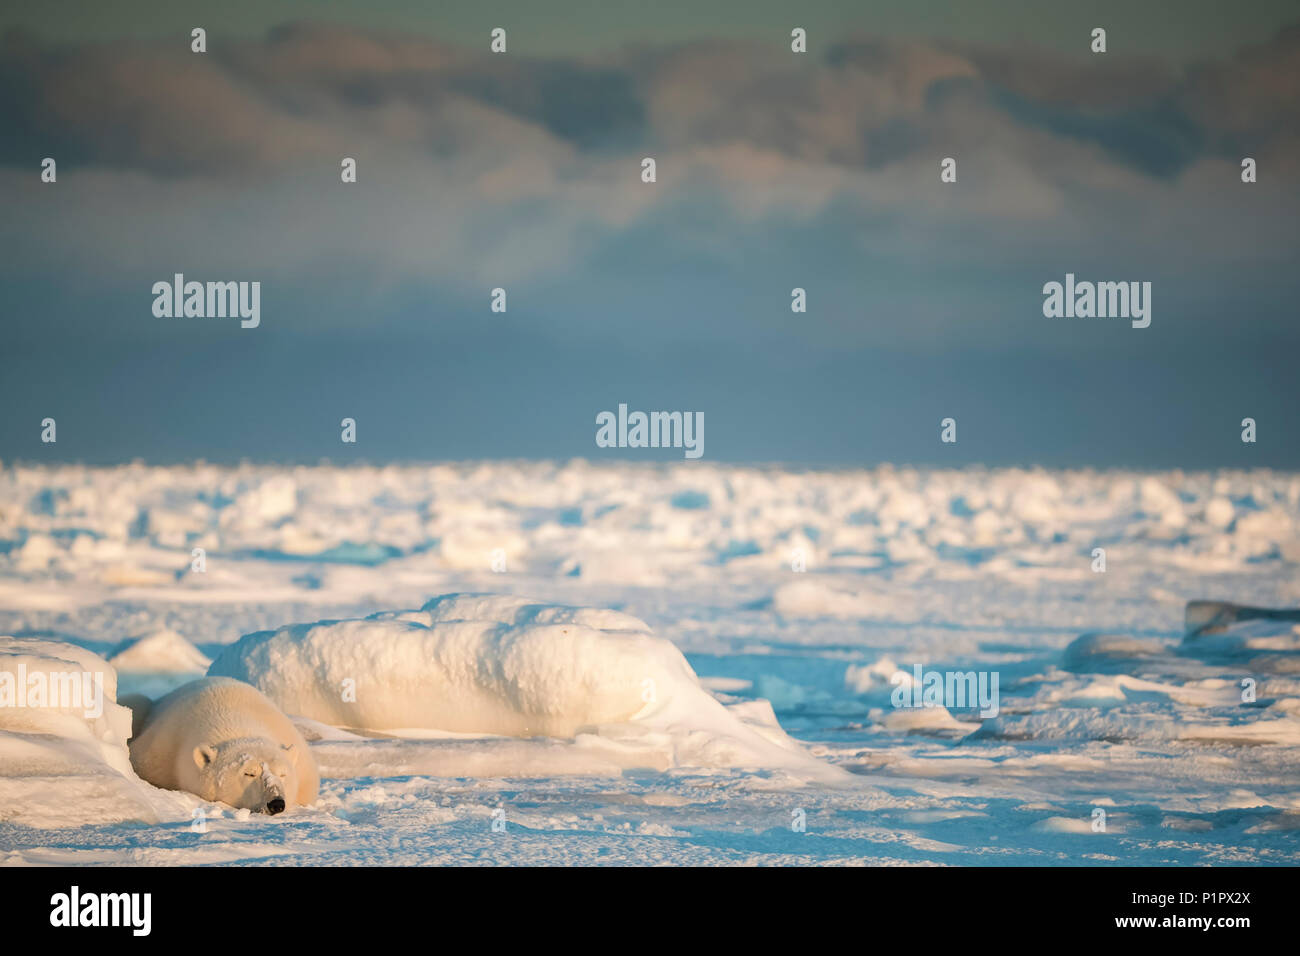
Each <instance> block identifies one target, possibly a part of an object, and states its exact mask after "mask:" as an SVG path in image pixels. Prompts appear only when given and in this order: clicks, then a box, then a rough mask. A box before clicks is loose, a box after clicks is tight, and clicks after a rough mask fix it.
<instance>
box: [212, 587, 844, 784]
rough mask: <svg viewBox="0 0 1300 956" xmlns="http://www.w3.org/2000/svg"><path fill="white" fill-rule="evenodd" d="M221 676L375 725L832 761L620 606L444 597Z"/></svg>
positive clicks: (253, 655)
mask: <svg viewBox="0 0 1300 956" xmlns="http://www.w3.org/2000/svg"><path fill="white" fill-rule="evenodd" d="M208 673H209V674H210V675H213V676H225V677H233V678H236V679H238V680H243V681H247V682H248V683H250V684H252V685H254V686H255V687H257V688H258V689H259V690H261V691H262V692H263V693H264V694H266V695H267V696H268V697H270V698H271V699H272V700H273V701H275V703H276V704H278V705H279V706H280V707H281V708H282V709H283V710H284V711H285V712H286V713H289V714H292V715H294V716H298V717H303V718H307V719H309V720H311V721H316V722H319V723H321V724H326V725H330V726H334V727H342V728H349V729H352V730H357V731H360V732H363V733H364V732H371V733H373V732H384V733H388V734H391V735H394V736H401V735H403V734H406V735H418V734H419V732H422V731H423V732H441V733H444V734H471V735H478V736H504V737H556V738H574V737H577V736H580V735H587V734H594V735H597V736H599V737H601V738H605V740H606V742H608V741H610V740H619V741H621V742H622V743H624V744H629V745H631V747H632V750H633V751H635V750H636V749H637V748H636V746H635V744H633V743H632V741H634V740H635V739H636V738H638V737H639V738H641V743H646V742H648V740H649V739H650V737H652V736H653V734H654V733H655V732H658V733H659V734H660V735H662V734H665V733H666V734H668V735H669V736H670V737H671V738H672V741H673V745H672V747H671V750H672V752H673V759H672V760H671V763H672V764H674V765H688V764H689V765H700V764H704V765H710V766H779V767H787V768H789V767H796V766H798V767H803V768H809V767H819V768H822V769H825V770H830V769H831V768H829V767H824V766H823V765H822V764H820V763H819V762H817V761H815V760H814V759H813V758H812V757H810V756H808V755H807V754H806V753H805V752H804V751H803V750H802V748H800V746H799V745H798V744H797V743H795V742H794V741H793V740H791V739H790V738H789V737H788V736H786V734H785V733H784V732H783V731H782V730H781V729H780V727H779V726H778V725H777V723H776V720H775V717H773V716H772V713H771V709H770V708H755V707H754V706H753V703H754V702H747V703H745V704H737V705H734V706H732V707H728V706H727V705H725V704H724V703H723V702H722V701H720V700H719V699H718V698H716V697H714V696H713V695H711V694H710V693H709V692H708V691H707V690H705V689H704V688H703V687H702V686H701V685H700V682H699V679H698V678H697V677H696V675H695V672H694V671H693V670H692V669H691V666H690V665H689V664H688V663H687V661H686V658H685V657H683V656H682V653H681V652H680V651H679V650H678V649H677V648H676V647H675V646H674V645H673V644H672V643H671V642H669V641H666V640H664V639H663V638H660V637H657V636H655V635H654V634H653V633H651V631H650V628H649V627H648V626H647V625H646V624H645V623H644V622H643V621H640V620H638V619H637V618H634V617H631V616H630V615H627V614H622V613H620V612H618V611H612V610H602V609H597V608H577V607H563V606H558V605H550V604H539V603H535V602H531V601H528V600H525V599H522V598H517V597H508V596H499V595H479V594H451V595H444V596H442V597H438V598H434V599H433V600H431V601H429V602H428V603H427V604H425V605H424V607H422V608H421V609H420V610H418V611H398V612H384V613H380V614H374V615H371V616H370V617H367V618H364V619H360V620H351V621H321V622H317V623H314V624H295V625H291V626H288V627H283V628H280V629H278V630H275V631H259V632H257V633H253V634H248V635H245V636H244V637H243V638H242V639H240V640H239V641H238V642H237V643H236V644H233V645H231V646H230V647H228V648H227V649H226V650H225V651H224V652H223V653H222V654H221V655H220V656H219V657H218V658H217V659H216V660H215V661H214V662H213V664H212V667H211V668H209V670H208ZM663 743H664V741H663V739H662V738H661V739H660V740H659V741H658V744H660V745H662V744H663ZM656 749H657V750H662V747H661V746H657V747H656ZM631 762H632V763H633V764H638V761H636V760H635V759H633V760H632V761H631ZM655 762H657V761H655ZM641 765H643V764H641Z"/></svg>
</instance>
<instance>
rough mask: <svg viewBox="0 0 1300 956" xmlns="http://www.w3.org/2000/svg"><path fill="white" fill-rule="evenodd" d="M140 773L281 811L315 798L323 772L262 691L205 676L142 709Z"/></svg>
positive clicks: (165, 784)
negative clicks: (144, 709) (320, 773)
mask: <svg viewBox="0 0 1300 956" xmlns="http://www.w3.org/2000/svg"><path fill="white" fill-rule="evenodd" d="M130 750H131V764H132V766H133V767H134V768H135V772H136V773H138V774H139V775H140V777H141V778H143V779H144V780H147V781H148V782H149V783H152V784H153V785H154V786H156V787H162V788H164V789H166V790H185V791H188V792H189V793H193V794H195V795H197V796H200V797H202V798H203V799H204V800H212V801H214V802H220V803H225V804H228V805H229V806H232V807H237V808H242V809H248V810H253V811H255V812H257V813H268V814H277V813H282V812H283V811H285V810H288V809H290V808H291V807H294V806H301V805H306V804H310V803H314V802H315V801H316V797H317V794H318V791H319V789H320V775H319V773H318V771H317V769H316V762H315V760H314V759H313V757H312V755H311V750H310V748H309V747H308V746H307V742H306V741H305V740H303V739H302V735H301V734H299V733H298V730H297V728H295V727H294V726H293V723H292V722H291V721H290V720H289V718H288V717H286V716H285V715H284V714H283V713H281V712H280V710H279V709H278V708H277V707H276V706H275V705H274V704H272V703H271V702H270V701H269V700H267V699H266V698H265V697H264V696H263V695H262V694H261V692H259V691H258V690H257V689H256V688H254V687H252V686H251V685H249V684H245V683H243V682H242V681H237V680H231V679H229V678H224V677H205V678H203V679H202V680H197V681H193V682H192V683H189V684H186V685H185V686H183V687H181V688H178V689H177V690H175V691H172V693H170V694H168V695H167V696H166V697H164V698H162V699H161V700H159V701H157V702H156V703H154V704H152V705H151V706H150V707H149V708H148V709H147V712H143V717H142V719H141V721H140V730H139V733H138V734H136V736H135V737H134V738H132V740H131V744H130Z"/></svg>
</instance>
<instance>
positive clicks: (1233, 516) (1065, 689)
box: [0, 461, 1300, 865]
mask: <svg viewBox="0 0 1300 956" xmlns="http://www.w3.org/2000/svg"><path fill="white" fill-rule="evenodd" d="M200 547H201V548H203V549H204V550H205V552H206V565H207V569H206V571H204V572H201V573H200V572H194V571H192V570H191V562H192V551H193V549H194V548H200ZM1096 548H1104V549H1105V551H1106V571H1105V572H1104V573H1096V572H1094V571H1093V561H1094V557H1093V551H1094V549H1096ZM796 552H798V554H799V555H800V556H802V558H803V561H804V565H803V566H805V567H806V571H797V570H795V567H796V566H798V565H797V562H796V561H795V556H796ZM494 555H498V556H500V555H503V556H504V558H505V562H504V565H503V566H502V565H501V564H500V562H497V563H496V565H495V566H496V567H499V568H501V570H500V572H499V573H498V571H495V570H494ZM1297 564H1300V476H1297V475H1293V474H1286V473H1276V472H1267V471H1249V472H1246V471H1223V472H1216V473H1180V472H1164V473H1155V474H1153V473H1139V472H1123V471H1108V472H1093V471H1045V470H1025V469H998V470H984V469H971V470H964V471H948V470H918V469H909V468H896V467H888V466H886V467H881V468H876V469H871V470H860V471H848V470H840V471H836V470H827V471H819V470H811V469H787V468H781V467H740V466H730V465H721V464H711V463H708V462H705V461H700V462H692V463H689V464H684V463H674V464H671V465H630V464H607V465H606V464H599V465H598V464H593V463H589V462H581V461H575V462H567V463H547V462H533V463H464V464H437V465H426V466H417V465H409V466H385V467H372V466H355V467H334V466H329V465H320V466H314V467H295V468H284V467H272V466H256V465H241V466H238V467H219V466H215V465H208V464H204V463H194V464H191V465H184V466H174V467H150V466H146V465H142V464H135V465H128V466H122V467H116V468H89V467H84V466H74V465H69V466H57V467H44V466H31V465H19V466H14V465H10V466H8V467H4V468H0V634H9V635H13V637H9V638H4V639H2V640H0V662H3V663H0V670H8V669H10V668H13V670H12V672H15V673H16V668H17V663H18V662H19V661H20V660H21V661H23V662H24V666H25V667H27V668H28V670H29V671H32V672H43V673H48V672H54V671H58V672H77V673H85V672H88V671H89V672H97V673H102V674H103V675H104V680H105V685H104V686H105V689H106V693H107V695H108V702H107V703H106V704H105V708H104V712H103V714H102V715H101V716H100V717H97V718H91V717H87V716H86V715H85V713H84V712H83V711H81V710H75V709H64V710H62V711H54V710H50V711H49V712H46V711H44V710H38V711H30V709H29V712H19V709H12V708H10V709H5V708H0V862H6V863H51V862H54V863H57V862H67V863H141V864H177V863H248V862H266V861H275V862H282V863H286V864H294V863H307V862H312V863H338V862H343V863H347V862H357V863H400V864H411V863H481V862H494V863H503V862H504V863H532V864H538V863H592V862H599V863H615V862H647V863H724V862H725V863H790V862H798V863H869V864H870V863H890V864H894V863H908V864H910V863H999V864H1001V863H1019V864H1055V863H1076V862H1107V863H1114V862H1120V863H1129V864H1138V865H1158V864H1168V863H1179V864H1211V865H1233V864H1242V863H1272V864H1296V863H1300V846H1298V845H1297V843H1296V841H1295V833H1296V830H1297V829H1300V772H1298V771H1297V768H1298V767H1300V629H1298V628H1300V620H1296V619H1295V618H1294V617H1287V616H1286V615H1281V616H1279V615H1272V616H1268V615H1264V616H1261V615H1259V614H1256V613H1254V612H1251V611H1249V608H1282V609H1294V608H1297V607H1300V574H1298V573H1297ZM433 595H441V597H438V598H434V599H433V600H430V598H431V596H433ZM1195 601H1210V602H1218V603H1215V604H1211V605H1196V604H1193V605H1191V606H1190V607H1189V606H1188V602H1195ZM1229 602H1230V603H1231V605H1232V606H1231V607H1229V606H1228V604H1229ZM1243 607H1244V608H1245V609H1243ZM402 608H406V609H409V610H395V609H402ZM110 658H111V663H110V662H109V660H108V659H110ZM209 661H212V662H213V663H212V667H213V672H214V673H218V672H220V673H232V672H236V671H237V672H238V674H236V676H243V677H244V678H245V679H249V680H251V681H252V682H254V683H255V684H257V685H258V686H259V687H261V688H262V689H263V691H264V692H266V693H268V694H269V695H270V696H272V697H273V699H276V700H277V701H279V702H280V703H281V705H282V706H284V707H285V708H286V710H288V711H289V712H290V713H291V714H292V715H293V716H294V718H295V722H296V723H297V724H298V726H299V727H300V728H301V729H302V730H303V733H304V736H305V737H306V738H307V739H308V740H310V741H311V746H312V749H313V753H314V754H315V756H316V758H317V761H318V763H319V765H320V767H321V771H322V774H323V777H324V779H323V784H322V795H321V799H320V801H319V802H318V804H317V805H316V806H314V807H310V808H303V809H301V810H295V811H294V812H292V813H289V814H285V815H283V816H281V817H277V818H259V817H258V816H256V815H253V816H243V817H241V816H240V815H237V814H235V813H233V812H232V811H229V810H228V809H227V810H222V809H221V808H220V807H216V806H213V805H205V804H203V802H202V801H200V800H198V799H197V798H193V797H190V796H187V795H184V794H173V793H165V792H163V791H159V790H156V789H155V788H152V787H149V786H148V785H146V784H143V783H142V782H141V781H139V780H137V779H136V778H135V777H134V774H132V773H131V772H130V767H129V764H128V763H127V762H126V760H125V755H126V750H125V734H126V733H127V729H126V728H127V727H128V725H129V718H128V717H126V716H125V712H124V711H123V710H122V709H121V708H120V707H118V706H117V705H115V704H113V703H112V700H113V699H114V696H115V694H116V693H118V692H121V693H123V694H125V693H128V692H135V693H139V692H143V693H146V694H149V695H150V696H158V695H160V694H162V693H165V692H166V691H167V690H170V689H171V688H173V687H175V686H178V685H179V684H180V683H184V682H185V681H188V680H191V679H193V678H194V677H197V676H200V675H201V674H202V673H204V672H205V670H206V669H207V667H208V662H209ZM917 667H920V668H922V669H926V670H930V671H941V672H951V671H963V672H964V671H979V672H988V671H992V672H995V673H997V674H998V675H999V677H1000V684H999V687H1000V707H999V712H998V715H997V716H996V717H993V718H988V719H982V718H981V717H980V715H979V712H978V709H975V708H970V707H958V706H938V707H896V706H894V704H893V702H892V701H891V695H892V692H893V691H894V690H895V689H896V687H898V686H904V687H910V682H912V680H913V676H912V675H913V673H914V668H917ZM898 673H902V674H903V675H904V677H903V678H902V681H903V683H902V685H897V684H895V683H893V681H892V678H893V677H894V675H895V674H898ZM344 679H350V680H354V681H355V682H356V685H355V686H356V690H357V699H356V703H355V704H352V703H347V702H345V701H344V699H343V696H342V693H341V692H342V687H341V683H342V681H343V680H344ZM647 679H648V680H649V681H650V682H651V683H650V684H649V685H647V684H646V683H645V681H646V680H647ZM109 688H113V689H112V690H110V689H109ZM647 688H650V689H652V691H653V692H652V693H651V694H650V695H649V697H650V699H646V696H645V695H646V692H647ZM124 721H126V722H125V723H124ZM1097 807H1104V808H1105V809H1106V824H1107V825H1106V829H1105V830H1104V831H1098V830H1096V829H1094V827H1093V820H1094V818H1093V816H1092V813H1093V810H1094V809H1095V808H1097ZM196 809H202V810H203V811H204V813H205V815H206V832H203V833H197V832H194V831H192V830H191V824H192V821H193V814H194V811H195V810H196ZM797 812H802V814H803V816H804V818H805V819H806V827H805V828H804V829H802V830H799V829H796V828H792V825H791V823H792V819H794V818H795V817H796V816H797ZM494 814H496V815H497V816H496V817H494ZM498 817H499V821H498ZM494 822H502V823H503V824H504V828H503V829H502V828H500V827H498V828H497V829H494V827H493V824H494ZM142 823H143V824H147V825H145V826H142V825H141V824H142Z"/></svg>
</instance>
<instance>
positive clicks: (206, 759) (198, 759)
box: [194, 746, 217, 770]
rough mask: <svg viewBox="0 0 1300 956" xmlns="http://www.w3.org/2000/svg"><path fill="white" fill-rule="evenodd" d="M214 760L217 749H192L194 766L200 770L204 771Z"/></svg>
mask: <svg viewBox="0 0 1300 956" xmlns="http://www.w3.org/2000/svg"><path fill="white" fill-rule="evenodd" d="M216 759H217V749H216V748H215V747H208V746H198V747H195V748H194V765H195V766H196V767H198V768H199V769H200V770H203V769H205V768H206V767H207V766H208V765H209V764H211V763H212V761H214V760H216Z"/></svg>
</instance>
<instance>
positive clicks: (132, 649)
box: [108, 629, 212, 674]
mask: <svg viewBox="0 0 1300 956" xmlns="http://www.w3.org/2000/svg"><path fill="white" fill-rule="evenodd" d="M108 662H109V663H110V664H112V665H113V667H114V668H115V669H116V670H117V671H119V672H122V671H135V672H143V673H155V674H202V673H204V672H205V671H207V669H208V667H209V666H210V665H211V664H212V661H211V660H210V659H209V658H208V656H207V655H206V654H204V653H203V652H202V651H200V650H199V649H198V648H197V647H195V646H194V645H193V644H191V643H190V642H189V641H187V640H185V638H183V637H182V636H181V635H179V634H177V633H176V632H175V631H173V630H169V629H164V630H161V631H155V632H154V633H152V634H148V635H146V636H144V637H140V638H136V639H134V640H128V641H123V642H122V643H121V644H119V645H118V647H117V649H116V650H114V652H113V654H112V655H111V656H110V657H109V658H108Z"/></svg>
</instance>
